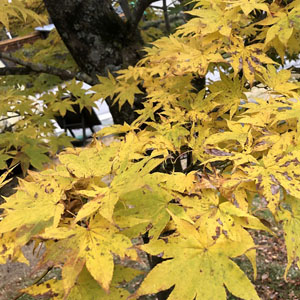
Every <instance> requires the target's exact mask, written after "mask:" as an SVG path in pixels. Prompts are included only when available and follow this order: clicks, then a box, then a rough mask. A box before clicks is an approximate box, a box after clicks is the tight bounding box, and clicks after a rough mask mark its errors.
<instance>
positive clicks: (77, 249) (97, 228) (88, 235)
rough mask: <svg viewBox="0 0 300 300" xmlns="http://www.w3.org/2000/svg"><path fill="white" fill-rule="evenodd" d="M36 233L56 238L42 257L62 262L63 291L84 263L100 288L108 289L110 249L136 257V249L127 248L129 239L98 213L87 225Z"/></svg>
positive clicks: (70, 283)
mask: <svg viewBox="0 0 300 300" xmlns="http://www.w3.org/2000/svg"><path fill="white" fill-rule="evenodd" d="M39 237H41V238H43V239H59V241H58V242H57V243H55V245H54V246H53V245H52V246H53V247H51V246H50V247H49V249H48V253H47V254H46V257H45V258H46V259H51V260H52V261H53V262H54V263H56V264H60V263H63V267H62V278H63V285H64V290H65V293H66V295H68V294H69V292H70V291H71V289H72V288H73V286H74V284H75V282H76V280H77V278H78V276H79V274H80V272H81V270H82V268H83V267H84V265H85V266H86V268H87V270H88V271H89V272H90V274H91V275H92V277H93V278H94V279H95V280H96V281H97V282H98V283H99V284H100V285H101V286H102V288H103V289H104V290H105V291H108V290H109V286H110V283H111V280H112V277H113V272H114V261H113V254H112V253H114V254H116V255H119V256H120V257H121V258H123V259H124V258H125V256H127V257H131V258H133V259H135V258H136V252H135V251H134V250H132V249H130V248H131V247H132V243H131V241H130V239H128V238H127V237H126V236H124V235H123V234H121V233H120V232H119V230H118V229H117V228H116V227H115V226H114V225H112V224H111V223H109V222H108V221H106V220H105V219H104V218H103V217H101V216H100V215H99V214H97V215H96V216H94V217H92V218H91V219H90V222H89V224H88V227H87V228H85V227H81V226H76V227H75V228H74V229H71V228H70V229H69V228H66V227H60V228H56V229H53V228H52V229H49V230H46V231H45V233H44V234H41V235H39Z"/></svg>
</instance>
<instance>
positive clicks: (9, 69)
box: [0, 67, 36, 76]
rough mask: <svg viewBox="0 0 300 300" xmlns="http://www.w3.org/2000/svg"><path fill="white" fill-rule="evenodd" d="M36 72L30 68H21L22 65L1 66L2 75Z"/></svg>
mask: <svg viewBox="0 0 300 300" xmlns="http://www.w3.org/2000/svg"><path fill="white" fill-rule="evenodd" d="M35 73H36V72H35V71H33V70H31V69H30V68H20V67H5V68H0V76H8V75H30V74H35Z"/></svg>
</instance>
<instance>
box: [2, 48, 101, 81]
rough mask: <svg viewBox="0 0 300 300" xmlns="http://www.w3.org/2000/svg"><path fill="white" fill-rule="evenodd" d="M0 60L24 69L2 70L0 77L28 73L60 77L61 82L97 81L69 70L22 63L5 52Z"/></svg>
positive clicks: (22, 61)
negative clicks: (74, 80)
mask: <svg viewBox="0 0 300 300" xmlns="http://www.w3.org/2000/svg"><path fill="white" fill-rule="evenodd" d="M0 58H3V59H6V60H9V61H12V62H14V63H16V64H18V65H21V66H23V67H24V68H17V67H14V68H3V69H4V70H3V71H1V69H0V75H28V74H30V73H34V72H36V73H47V74H51V75H56V76H58V77H60V78H61V79H62V80H70V79H73V78H76V79H78V80H80V81H84V82H86V83H88V84H91V85H94V84H96V83H97V81H96V80H95V79H93V78H92V77H90V76H89V75H87V74H85V73H80V72H78V73H75V72H71V71H69V70H64V69H59V68H56V67H52V66H48V65H44V64H40V63H38V64H35V63H32V62H28V61H24V60H22V59H20V58H17V57H13V56H12V55H11V54H10V53H5V52H0ZM1 72H2V74H1ZM5 72H8V73H6V74H4V73H5ZM9 72H15V73H14V74H12V73H9ZM16 72H20V73H18V74H17V73H16Z"/></svg>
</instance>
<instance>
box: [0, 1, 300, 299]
mask: <svg viewBox="0 0 300 300" xmlns="http://www.w3.org/2000/svg"><path fill="white" fill-rule="evenodd" d="M194 2H195V6H194V8H193V9H192V10H191V11H190V12H189V14H190V15H191V16H193V18H191V19H190V20H189V21H188V22H187V23H186V24H184V25H182V26H180V27H179V28H178V29H177V31H176V32H175V33H174V34H172V35H170V36H169V37H163V38H161V39H159V40H157V41H155V42H153V43H152V44H151V46H150V47H148V48H146V49H145V52H146V55H145V57H144V58H143V59H142V60H140V61H139V63H138V64H137V65H136V66H133V67H129V68H128V69H126V70H121V71H119V72H118V73H117V75H118V76H116V77H113V76H112V75H109V76H108V77H101V76H99V77H98V79H99V82H100V83H99V84H98V85H95V86H94V87H92V89H91V90H92V91H93V92H94V93H95V94H94V95H93V96H92V98H91V101H93V100H94V99H99V98H101V97H103V98H106V97H112V96H115V101H116V102H117V103H118V105H119V106H122V105H124V104H125V103H126V102H129V104H131V105H132V104H133V103H134V97H135V95H136V94H138V93H140V92H141V90H143V92H144V91H145V92H146V94H147V101H146V102H145V103H144V108H143V109H139V110H138V111H137V113H138V114H139V117H138V118H137V119H136V120H135V121H134V122H133V123H132V124H131V125H128V124H126V123H124V124H123V125H114V126H112V127H108V128H105V129H103V130H101V131H100V132H98V133H97V134H96V135H95V137H94V140H93V142H92V143H91V144H90V145H89V146H88V147H86V148H77V149H73V148H68V149H65V150H64V151H63V152H61V153H60V154H59V156H58V158H59V162H58V163H56V164H55V165H53V166H52V167H50V168H48V169H46V170H44V171H42V172H30V173H29V175H28V176H27V177H26V178H25V179H24V180H21V181H20V186H19V188H18V190H17V192H16V193H15V194H14V195H12V196H10V197H9V198H7V199H6V203H4V204H2V205H1V209H3V210H4V212H3V215H2V216H3V220H2V221H1V222H0V234H1V235H2V238H1V244H0V260H1V262H2V263H5V262H6V260H7V259H8V258H12V259H14V260H18V261H21V262H24V261H26V259H25V258H24V256H23V254H22V251H21V247H22V246H23V245H25V244H26V243H28V242H29V241H34V242H35V243H36V244H37V245H38V244H39V243H43V245H44V247H45V254H44V256H43V258H42V260H41V261H40V263H39V266H40V267H43V266H48V267H49V266H51V267H59V268H61V278H60V279H51V280H49V281H46V282H44V283H42V284H36V285H33V286H31V287H28V288H26V289H24V290H23V292H24V293H27V294H30V295H33V296H41V295H47V296H49V297H51V299H69V300H74V299H78V300H79V299H84V300H89V299H91V300H92V299H93V300H94V299H114V300H116V299H125V298H127V297H128V299H138V298H139V297H140V296H142V295H145V294H154V293H159V292H161V291H164V290H168V289H170V288H173V289H172V290H170V291H169V296H168V299H169V300H182V299H185V300H194V299H199V300H200V299H201V300H206V299H207V300H214V299H215V300H221V299H224V300H225V299H226V298H227V291H228V292H230V293H231V294H233V295H234V296H236V297H239V298H241V299H246V300H257V299H259V295H258V294H257V292H256V290H255V287H254V285H253V284H252V283H251V281H250V279H249V278H248V277H247V276H246V275H245V274H244V272H243V271H242V270H241V269H240V268H239V266H238V265H237V264H236V263H235V262H234V261H233V259H234V258H236V257H239V256H242V255H245V256H246V257H247V258H248V259H249V261H250V262H251V264H252V267H253V277H254V278H255V277H256V274H257V270H256V245H255V243H254V240H253V238H252V236H251V234H250V233H249V229H252V230H264V231H267V232H269V233H271V234H273V232H272V228H269V227H266V226H265V225H264V222H263V220H261V219H260V218H259V217H258V215H257V210H256V207H255V204H254V201H253V200H254V199H259V201H260V204H261V207H262V208H263V209H264V210H268V211H269V212H270V213H271V214H272V215H273V216H274V219H275V220H276V221H277V222H278V224H281V225H282V227H283V230H284V232H285V243H286V248H287V256H288V263H287V266H286V271H285V275H284V277H285V279H286V278H287V274H288V271H289V269H290V268H291V267H292V265H293V263H296V264H297V265H298V266H299V267H300V260H299V256H300V241H299V238H298V235H297V232H299V230H300V223H299V217H300V198H299V192H300V182H299V181H300V158H299V157H300V146H299V145H300V135H299V130H300V126H299V124H300V120H299V116H300V114H299V110H300V104H299V103H300V97H299V89H300V86H299V84H298V83H297V82H292V81H291V80H290V77H291V72H290V71H289V70H278V68H277V67H278V63H276V62H275V61H274V60H272V59H271V58H270V56H269V55H268V54H269V51H270V50H274V49H275V51H276V53H277V55H278V56H280V58H281V59H282V61H284V59H285V53H289V54H298V53H299V51H300V47H299V43H297V42H296V41H297V37H298V36H299V33H300V23H299V15H300V1H292V2H291V3H285V1H268V2H266V1H262V0H251V1H248V0H197V1H194ZM258 14H262V15H263V16H262V18H261V19H260V20H259V21H257V15H258ZM208 71H218V72H219V73H220V80H217V81H215V82H208V83H207V84H206V85H205V87H204V88H203V89H201V90H198V89H196V88H195V86H194V82H195V80H197V79H199V77H200V78H202V77H204V76H205V75H206V74H207V72H208ZM258 83H259V86H261V88H262V90H263V93H262V96H261V97H255V98H254V99H252V98H251V97H247V96H246V95H247V94H248V93H247V92H251V89H252V86H253V85H254V84H255V85H257V84H258ZM111 134H113V135H115V140H114V141H113V142H112V143H111V144H110V145H105V144H104V143H103V142H102V141H101V138H102V137H104V136H107V135H111ZM0 180H1V179H0ZM142 236H144V237H145V236H148V239H149V241H148V242H145V243H144V244H140V245H136V244H134V243H133V240H134V239H136V238H140V237H142ZM137 250H139V251H137ZM140 250H142V251H144V252H146V253H148V254H149V255H152V256H158V257H161V258H163V259H164V260H163V261H162V262H161V263H159V264H158V265H156V266H155V267H154V268H153V269H152V270H150V271H149V273H148V274H147V275H146V277H145V279H144V280H143V282H142V284H141V286H140V287H139V288H138V290H137V291H135V292H134V293H133V294H131V295H130V293H129V292H128V291H127V290H126V289H124V286H123V284H124V282H129V281H130V280H132V278H133V277H134V276H136V275H137V274H139V272H138V271H137V270H134V269H132V270H129V269H128V268H127V267H124V264H125V262H126V261H128V260H133V261H137V262H138V261H139V259H140V258H139V256H138V255H139V253H140ZM120 261H121V263H120Z"/></svg>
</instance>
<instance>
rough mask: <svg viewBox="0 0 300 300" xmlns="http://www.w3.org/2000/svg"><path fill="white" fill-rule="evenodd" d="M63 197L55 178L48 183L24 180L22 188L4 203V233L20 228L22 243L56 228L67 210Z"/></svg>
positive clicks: (2, 230) (0, 231)
mask: <svg viewBox="0 0 300 300" xmlns="http://www.w3.org/2000/svg"><path fill="white" fill-rule="evenodd" d="M62 198H63V191H62V190H61V189H60V188H59V185H58V184H57V183H56V181H55V180H52V181H48V182H47V183H46V184H45V183H44V182H41V183H37V182H27V181H25V180H21V181H20V187H19V189H18V191H17V192H16V193H15V194H14V195H12V196H11V197H10V198H8V199H7V203H4V204H2V205H1V208H2V209H4V213H3V215H4V218H3V220H2V221H1V223H0V233H5V232H10V231H12V230H14V229H17V230H18V239H19V240H20V243H23V244H25V243H27V242H28V241H29V239H30V238H31V237H32V236H33V235H35V234H38V233H40V232H41V231H42V230H44V229H45V228H46V227H51V226H53V227H56V226H57V225H58V223H59V221H60V218H61V215H62V214H63V212H64V205H63V204H62V203H60V201H61V200H62ZM21 241H22V242H21Z"/></svg>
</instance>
